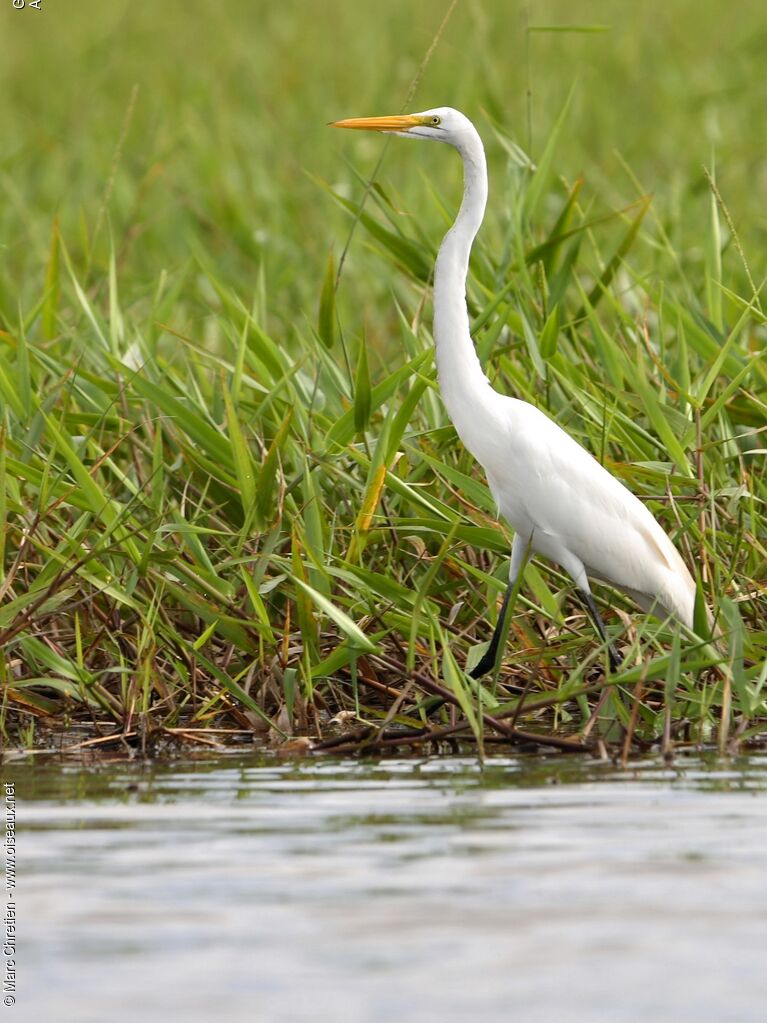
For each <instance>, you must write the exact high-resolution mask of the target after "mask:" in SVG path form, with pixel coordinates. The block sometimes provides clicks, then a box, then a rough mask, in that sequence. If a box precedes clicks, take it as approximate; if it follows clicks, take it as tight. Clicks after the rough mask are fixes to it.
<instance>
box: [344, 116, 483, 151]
mask: <svg viewBox="0 0 767 1023" xmlns="http://www.w3.org/2000/svg"><path fill="white" fill-rule="evenodd" d="M331 127H332V128H355V129H357V130H358V131H382V132H386V133H387V134H389V135H401V136H402V137H403V138H407V139H433V140H434V141H435V142H447V143H448V144H449V145H451V146H456V147H457V148H458V149H460V148H461V144H462V142H463V140H464V139H465V138H466V137H467V135H471V136H474V135H476V130H475V128H474V125H473V124H472V123H471V121H470V120H469V119H468V117H464V115H463V114H462V113H461V112H460V110H454V109H453V108H452V107H435V108H434V109H433V110H422V111H421V112H420V113H418V114H393V115H392V116H390V117H350V118H348V119H347V120H345V121H331Z"/></svg>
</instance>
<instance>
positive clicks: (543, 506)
mask: <svg viewBox="0 0 767 1023" xmlns="http://www.w3.org/2000/svg"><path fill="white" fill-rule="evenodd" d="M333 126H334V127H336V128H355V129H361V130H364V131H379V132H387V133H390V134H394V135H401V136H402V137H403V138H408V139H411V138H416V139H430V140H433V141H435V142H446V143H447V144H448V145H450V146H454V147H455V149H457V150H458V152H459V153H460V154H461V157H462V159H463V172H464V192H463V201H462V203H461V208H460V209H459V211H458V216H457V217H456V220H455V223H454V224H453V226H452V227H451V228H450V230H449V231H448V232H447V234H446V235H445V238H444V240H443V242H442V245H441V246H440V250H439V253H438V255H437V262H436V266H435V268H434V344H435V348H436V362H437V378H438V381H439V387H440V391H441V393H442V399H443V401H444V403H445V406H446V407H447V411H448V413H449V415H450V418H451V419H452V421H453V425H454V426H455V429H456V431H457V433H458V436H459V437H460V438H461V440H462V441H463V443H464V445H465V446H466V448H467V449H468V450H469V451H470V452H471V453H472V455H474V457H475V458H476V459H477V461H478V462H480V463H481V465H482V466H483V467H484V469H485V472H486V474H487V482H488V484H489V486H490V490H491V492H492V494H493V497H494V498H495V501H496V504H497V505H498V509H499V511H500V513H501V515H503V517H504V518H505V519H506V520H507V521H508V523H509V524H510V525H511V526H512V527H513V529H514V540H513V542H512V547H511V564H510V569H509V584H508V587H507V589H506V593H505V595H504V598H503V603H502V605H501V610H500V613H499V615H498V623H497V625H496V628H495V630H494V632H493V637H492V639H491V641H490V645H489V647H488V649H487V651H486V653H485V654H484V655H483V657H482V659H481V660H480V662H479V664H477V666H476V667H475V668H474V669H473V671H472V672H471V674H472V675H473V676H474V677H475V678H479V677H480V676H481V675H483V674H484V673H485V672H487V671H489V670H490V669H491V668H492V667H493V666H494V664H495V658H496V653H497V649H498V643H499V641H500V637H501V635H502V631H503V620H504V616H505V613H506V608H507V606H508V602H509V597H510V595H511V593H512V591H513V589H514V584H515V582H516V579H517V577H518V575H519V572H520V571H521V570H522V568H523V567H524V563H525V560H526V557H527V553H528V551H534V552H536V553H538V554H542V555H544V557H547V558H549V559H550V560H551V561H553V562H555V563H556V564H558V565H560V566H561V567H562V568H563V569H564V570H565V572H567V573H568V575H569V576H570V577H571V578H572V579H573V581H574V583H575V585H576V586H577V587H578V589H579V590H580V591H581V593H582V594H583V596H584V598H585V600H586V603H587V605H588V608H589V611H590V612H591V615H592V617H593V619H594V622H595V624H596V627H597V629H598V631H599V633H600V635H601V637H602V639H603V641H604V642H605V643H606V644H607V647H608V653H609V657H610V662H611V665H612V667H613V669H614V670H615V669H617V668H618V667H619V665H620V661H621V658H620V657H619V655H618V653H617V651H616V649H615V647H614V646H613V645H612V644H611V643H610V642H609V639H608V635H607V630H606V628H605V625H604V622H603V621H602V618H601V615H600V614H599V611H598V610H597V606H596V604H595V603H594V598H593V596H592V594H591V588H590V586H589V576H591V577H592V578H594V579H599V580H602V581H604V582H607V583H610V584H611V585H612V586H615V587H616V588H617V589H619V590H622V591H623V592H624V593H626V594H628V595H629V596H631V597H633V599H634V600H635V601H636V603H637V604H638V605H639V606H640V607H641V608H642V609H643V610H645V611H660V612H665V613H666V614H667V615H671V616H673V617H674V618H676V619H678V620H679V621H680V622H682V623H683V624H684V625H686V626H687V627H688V628H692V625H693V610H694V605H695V583H694V581H693V579H692V576H691V575H690V573H689V571H688V569H687V567H686V565H685V563H684V562H683V561H682V559H681V557H680V556H679V553H678V552H677V550H676V548H675V547H674V545H673V544H672V542H671V540H670V539H669V537H668V536H667V535H666V533H665V532H664V531H663V529H662V528H661V527H660V526H659V525H658V523H657V522H656V520H655V519H654V517H653V515H652V513H651V512H650V511H649V510H648V509H647V508H646V507H645V506H644V505H643V504H642V503H641V501H639V500H638V498H636V497H635V496H634V494H632V493H631V492H630V491H629V490H627V488H626V487H625V486H624V485H623V484H622V483H621V482H620V481H619V480H617V479H616V478H615V477H614V476H612V475H611V474H610V473H609V472H608V471H607V470H606V469H605V468H604V466H602V465H600V464H599V462H597V460H596V459H595V458H594V457H593V456H592V455H590V454H589V452H588V451H586V449H585V448H583V447H581V445H580V444H579V443H578V442H577V441H575V440H574V439H573V438H572V437H571V436H570V435H569V434H567V433H565V431H564V430H562V429H561V428H560V427H559V426H557V424H556V423H555V422H553V421H552V420H551V419H549V417H548V416H546V415H545V414H544V413H543V412H541V411H540V409H537V408H536V407H535V406H534V405H531V404H529V402H526V401H520V400H519V399H517V398H509V397H508V396H506V395H505V394H499V393H498V392H497V391H495V390H494V389H493V388H492V386H491V385H490V381H489V380H488V379H487V377H486V376H485V374H484V373H483V371H482V367H481V366H480V363H479V359H478V358H477V354H476V351H475V349H474V345H473V343H472V340H471V334H470V332H469V316H468V311H467V308H466V275H467V272H468V266H469V254H470V252H471V246H472V243H473V241H474V238H475V236H476V234H477V231H478V230H479V228H480V225H481V223H482V218H483V216H484V212H485V204H486V202H487V163H486V161H485V151H484V148H483V146H482V140H481V139H480V137H479V134H478V133H477V130H476V128H475V127H474V125H473V124H472V123H471V121H470V120H469V119H468V118H467V117H465V116H464V115H463V114H462V113H460V111H458V110H454V109H453V108H452V107H437V108H436V109H434V110H424V111H422V112H421V113H417V114H406V115H395V116H391V117H359V118H350V119H348V120H343V121H334V122H333Z"/></svg>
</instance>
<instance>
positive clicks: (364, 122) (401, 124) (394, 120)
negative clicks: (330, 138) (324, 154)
mask: <svg viewBox="0 0 767 1023" xmlns="http://www.w3.org/2000/svg"><path fill="white" fill-rule="evenodd" d="M423 122H424V118H423V117H417V116H416V115H415V114H392V115H391V116H389V117H348V118H347V119H346V120H345V121H331V122H330V127H331V128H356V129H357V131H408V130H409V129H410V128H415V127H416V125H418V124H423Z"/></svg>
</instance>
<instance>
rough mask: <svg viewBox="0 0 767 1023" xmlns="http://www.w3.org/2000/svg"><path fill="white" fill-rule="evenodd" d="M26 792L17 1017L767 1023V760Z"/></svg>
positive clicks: (37, 771) (63, 773) (340, 774)
mask: <svg viewBox="0 0 767 1023" xmlns="http://www.w3.org/2000/svg"><path fill="white" fill-rule="evenodd" d="M8 773H10V774H11V775H12V776H13V777H14V778H15V780H16V784H17V798H18V819H19V825H20V828H21V829H22V830H21V835H20V842H19V856H18V864H19V879H18V896H17V902H18V912H19V918H20V923H21V929H20V939H21V940H20V942H19V952H18V961H19V972H18V992H17V1006H16V1007H15V1011H16V1013H17V1015H16V1019H17V1020H21V1019H26V1018H29V1019H30V1020H31V1019H35V1020H42V1019H49V1020H53V1021H57V1023H58V1021H62V1023H68V1021H72V1023H75V1021H76V1023H104V1021H106V1020H110V1021H122V1020H135V1019H142V1020H145V1021H149V1023H153V1021H155V1020H157V1021H167V1020H169V1019H177V1018H178V1019H183V1020H184V1021H185V1023H209V1021H211V1020H215V1019H222V1020H226V1021H236V1023H239V1021H240V1020H242V1021H246V1020H247V1021H248V1023H260V1021H265V1023H283V1021H284V1023H295V1021H303V1020H307V1021H308V1020H312V1021H315V1023H318V1021H319V1023H322V1021H324V1020H328V1021H331V1020H332V1021H334V1023H338V1021H341V1023H344V1021H349V1023H379V1021H381V1023H383V1021H387V1023H388V1021H390V1020H393V1021H397V1023H400V1021H402V1023H404V1021H414V1023H432V1021H434V1023H445V1021H459V1020H460V1021H463V1020H467V1021H469V1020H475V1019H481V1020H484V1021H488V1020H490V1021H494V1020H508V1019H517V1020H520V1021H524V1023H539V1021H540V1023H552V1021H555V1020H567V1021H575V1023H578V1021H581V1020H583V1021H586V1020H589V1021H592V1023H601V1021H604V1023H608V1021H609V1023H623V1021H625V1023H636V1021H639V1020H649V1019H652V1020H653V1023H662V1021H674V1023H681V1021H686V1020H690V1021H695V1023H703V1021H709V1020H711V1021H716V1023H728V1021H732V1023H751V1021H757V1020H758V1021H760V1023H761V1021H762V1020H764V1019H766V1018H767V757H766V756H753V757H748V758H746V757H744V758H739V759H737V760H732V761H718V760H715V759H712V760H710V761H706V760H703V759H692V760H690V759H688V760H684V759H680V761H679V763H678V764H676V765H675V766H673V767H666V766H663V765H661V764H660V763H659V762H657V761H648V762H646V763H642V764H638V765H635V766H634V767H632V768H631V769H630V770H626V771H621V770H618V769H616V768H614V767H612V766H610V765H604V764H595V763H593V762H587V761H585V760H583V759H576V758H567V757H564V756H562V757H547V758H532V757H531V758H525V757H518V758H496V759H493V760H491V761H489V762H488V763H487V764H486V765H485V766H484V768H480V766H479V765H478V764H477V762H476V760H474V759H471V758H464V757H455V758H447V759H431V760H425V759H424V760H417V759H407V760H406V759H403V760H389V761H384V762H376V763H364V762H359V761H351V760H349V761H335V762H330V761H324V760H323V761H316V760H308V761H301V762H297V763H296V762H290V763H285V762H281V761H274V760H265V759H263V758H262V759H257V758H255V757H254V756H253V755H252V754H249V755H242V754H239V755H237V756H229V757H227V758H225V759H217V760H215V761H211V760H204V761H184V762H176V763H172V764H166V765H151V766H141V765H126V764H115V765H112V766H103V767H99V768H94V767H93V766H90V767H88V768H84V767H82V766H74V767H66V766H62V765H61V764H60V763H46V764H41V763H37V764H32V765H26V764H24V765H18V764H17V765H14V766H13V767H12V768H7V769H6V775H7V774H8ZM9 1020H10V1016H9Z"/></svg>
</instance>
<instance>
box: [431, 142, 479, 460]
mask: <svg viewBox="0 0 767 1023" xmlns="http://www.w3.org/2000/svg"><path fill="white" fill-rule="evenodd" d="M457 148H458V151H459V152H460V154H461V156H462V158H463V177H464V188H463V201H462V203H461V208H460V210H459V211H458V216H457V217H456V220H455V223H454V224H453V226H452V227H451V228H450V230H449V231H448V232H447V234H446V235H445V238H444V240H443V242H442V245H441V246H440V249H439V253H438V255H437V263H436V266H435V268H434V344H435V347H436V361H437V379H438V381H439V387H440V391H441V393H442V399H443V401H444V402H445V406H446V407H447V411H448V413H449V415H450V418H451V419H452V421H453V424H454V425H455V428H456V430H457V431H458V435H459V436H460V438H461V440H463V442H464V444H465V445H466V446H467V447H468V448H469V450H473V448H474V446H475V445H474V444H473V443H472V440H473V434H474V433H475V430H476V427H477V426H478V425H479V424H477V410H478V403H480V404H481V403H482V401H483V400H484V402H485V403H486V402H487V393H488V391H490V390H491V388H490V383H489V381H488V379H487V377H486V376H485V374H484V373H483V371H482V367H481V366H480V363H479V359H478V358H477V353H476V351H475V349H474V343H473V342H472V340H471V334H470V332H469V313H468V310H467V308H466V275H467V273H468V270H469V255H470V253H471V246H472V243H473V241H474V238H475V236H476V234H477V231H479V228H480V225H481V223H482V218H483V216H484V214H485V205H486V203H487V163H486V161H485V151H484V149H483V147H482V141H481V139H480V137H479V135H477V134H476V133H474V135H469V136H467V137H466V138H465V140H463V141H462V144H461V145H460V146H459V147H457Z"/></svg>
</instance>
